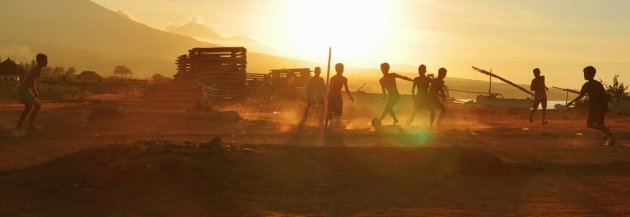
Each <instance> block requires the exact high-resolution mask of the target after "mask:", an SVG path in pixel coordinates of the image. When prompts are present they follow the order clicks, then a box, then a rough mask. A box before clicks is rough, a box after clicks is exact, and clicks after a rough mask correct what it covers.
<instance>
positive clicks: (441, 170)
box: [6, 138, 506, 216]
mask: <svg viewBox="0 0 630 217" xmlns="http://www.w3.org/2000/svg"><path fill="white" fill-rule="evenodd" d="M505 170H506V166H505V165H504V164H503V163H502V162H501V161H500V160H499V159H498V158H496V157H495V156H493V155H491V154H488V153H485V152H481V151H477V150H471V149H463V148H447V149H410V148H385V147H370V148H346V147H296V146H240V145H229V144H223V143H221V141H220V139H219V138H214V139H212V140H210V141H208V142H173V141H139V142H136V143H133V144H127V145H123V144H119V145H110V146H106V147H98V148H91V149H88V150H84V151H81V152H78V153H75V154H73V155H70V156H67V157H64V158H61V159H58V160H55V161H53V162H50V163H47V164H44V165H41V166H38V167H35V168H32V169H29V170H27V171H23V172H20V173H18V174H13V175H11V176H9V177H6V178H7V179H6V180H8V181H9V183H12V184H13V185H15V186H19V187H21V188H26V189H31V190H32V191H33V192H37V194H38V195H40V196H42V194H43V196H44V197H45V196H51V195H52V196H51V197H54V198H66V199H67V200H71V201H73V200H78V201H83V200H89V201H92V202H91V203H93V204H99V205H102V204H110V205H111V206H112V207H116V208H115V209H116V210H119V212H120V213H126V214H127V215H129V212H132V213H133V212H139V213H153V214H155V215H169V214H170V215H178V216H204V215H206V214H209V213H213V214H217V213H220V215H219V216H226V215H227V216H233V215H246V214H248V213H251V212H254V211H256V210H258V211H256V212H259V211H260V210H261V209H263V210H282V211H283V212H296V213H305V212H306V213H310V212H313V210H312V209H313V207H307V208H304V206H305V205H306V206H310V205H309V204H318V205H315V206H325V207H326V206H330V204H328V202H329V201H330V200H331V199H332V200H335V201H339V200H343V201H345V200H348V199H350V198H351V197H354V196H358V197H361V198H362V199H361V200H364V199H365V198H368V199H367V200H366V201H367V202H365V201H364V202H361V203H362V204H363V205H365V206H370V203H372V202H369V201H376V202H378V201H382V200H384V199H385V200H388V198H389V199H391V197H399V196H396V195H405V194H409V193H408V192H409V191H410V190H411V189H415V188H418V186H427V185H428V186H431V185H432V184H436V183H440V182H444V181H445V180H446V181H447V182H450V181H448V180H457V179H460V178H461V177H468V176H470V175H473V177H474V176H477V175H482V174H483V175H484V176H485V175H488V174H491V175H497V174H501V173H503V172H504V171H505ZM455 177H460V178H455ZM379 197H384V198H379ZM370 198H372V199H370ZM377 198H378V199H377ZM64 200H65V199H64ZM49 203H50V204H48V205H47V206H51V207H54V206H55V205H54V204H55V203H63V200H61V202H59V201H57V200H53V202H49ZM40 206H41V205H40ZM320 208H321V207H320ZM35 209H37V208H35ZM40 209H41V210H49V209H53V208H50V207H45V208H40ZM73 209H77V210H74V211H73V212H76V213H80V214H83V213H84V212H85V213H90V212H92V210H91V209H90V208H89V206H87V207H83V206H82V207H77V208H73ZM83 209H85V210H83ZM348 209H349V210H345V211H342V213H345V212H352V210H353V209H354V208H353V207H349V208H348ZM181 210H187V211H181ZM309 210H310V211H309ZM324 210H327V209H324ZM101 211H102V212H103V213H101V214H98V213H90V215H93V216H99V215H106V214H107V213H109V212H108V211H106V210H101ZM320 211H322V210H320ZM332 211H333V212H336V211H334V210H332ZM60 212H65V211H60ZM323 212H325V213H327V214H330V213H329V212H331V210H328V211H323ZM66 214H67V213H66ZM136 214H138V213H136ZM147 215H148V214H147ZM66 216H67V215H66Z"/></svg>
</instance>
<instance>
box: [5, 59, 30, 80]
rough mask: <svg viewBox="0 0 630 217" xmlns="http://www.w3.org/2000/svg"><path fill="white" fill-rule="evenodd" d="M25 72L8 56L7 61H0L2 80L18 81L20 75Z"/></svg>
mask: <svg viewBox="0 0 630 217" xmlns="http://www.w3.org/2000/svg"><path fill="white" fill-rule="evenodd" d="M24 72H25V70H24V69H22V68H21V67H19V66H18V65H17V64H16V63H15V62H14V61H13V60H11V59H9V58H7V59H6V60H5V61H2V62H0V80H2V81H17V80H19V79H20V75H22V74H23V73H24Z"/></svg>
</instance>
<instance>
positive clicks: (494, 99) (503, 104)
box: [472, 66, 534, 108]
mask: <svg viewBox="0 0 630 217" xmlns="http://www.w3.org/2000/svg"><path fill="white" fill-rule="evenodd" d="M472 68H473V70H475V71H478V72H480V73H482V74H485V75H488V76H489V77H490V86H489V88H488V95H478V96H477V98H476V99H475V102H476V103H479V104H484V105H489V106H493V107H500V108H530V107H531V105H532V104H533V101H532V100H531V99H530V98H527V99H504V98H502V97H503V95H501V94H498V93H492V78H496V79H499V80H501V81H503V82H505V83H506V84H509V85H511V86H513V87H515V88H517V89H519V90H521V91H523V92H524V93H526V94H528V95H529V96H533V95H534V93H532V92H531V91H529V90H527V89H525V88H523V87H521V86H518V85H517V84H515V83H514V82H511V81H509V80H507V79H505V78H503V77H501V76H499V75H497V74H494V73H492V72H489V71H486V70H483V69H480V68H477V67H474V66H473V67H472ZM498 96H501V98H498Z"/></svg>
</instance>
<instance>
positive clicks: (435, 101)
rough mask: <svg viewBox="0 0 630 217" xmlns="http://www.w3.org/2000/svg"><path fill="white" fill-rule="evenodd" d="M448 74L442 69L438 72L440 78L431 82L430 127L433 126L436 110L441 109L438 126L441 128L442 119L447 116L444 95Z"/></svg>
mask: <svg viewBox="0 0 630 217" xmlns="http://www.w3.org/2000/svg"><path fill="white" fill-rule="evenodd" d="M446 72H447V71H446V69H445V68H440V69H439V70H438V77H437V78H434V79H432V80H431V86H430V87H429V96H430V97H431V105H430V106H431V107H430V109H431V122H430V123H431V124H430V126H433V121H434V120H435V109H436V108H438V109H440V117H438V121H437V124H436V125H437V126H440V123H441V122H442V118H444V114H446V106H444V102H443V100H442V99H444V98H445V97H446V93H444V78H445V77H446Z"/></svg>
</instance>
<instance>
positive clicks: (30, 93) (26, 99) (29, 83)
mask: <svg viewBox="0 0 630 217" xmlns="http://www.w3.org/2000/svg"><path fill="white" fill-rule="evenodd" d="M35 60H36V61H37V65H35V66H33V68H32V69H31V71H30V72H29V73H27V74H26V75H24V76H23V77H21V78H20V84H19V85H18V95H19V97H20V101H21V102H22V104H24V111H22V115H20V120H19V121H18V123H17V125H16V126H15V128H21V127H22V122H24V118H26V116H27V115H28V113H29V112H31V110H32V112H31V118H30V120H29V122H28V129H33V128H34V127H33V121H35V117H36V116H37V113H38V112H39V110H40V109H41V107H42V105H41V104H40V103H39V99H38V98H37V97H38V96H39V91H38V90H37V84H36V83H37V79H38V78H39V76H40V75H41V71H42V68H44V67H46V66H47V65H48V56H46V55H45V54H41V53H40V54H37V56H36V57H35Z"/></svg>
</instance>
